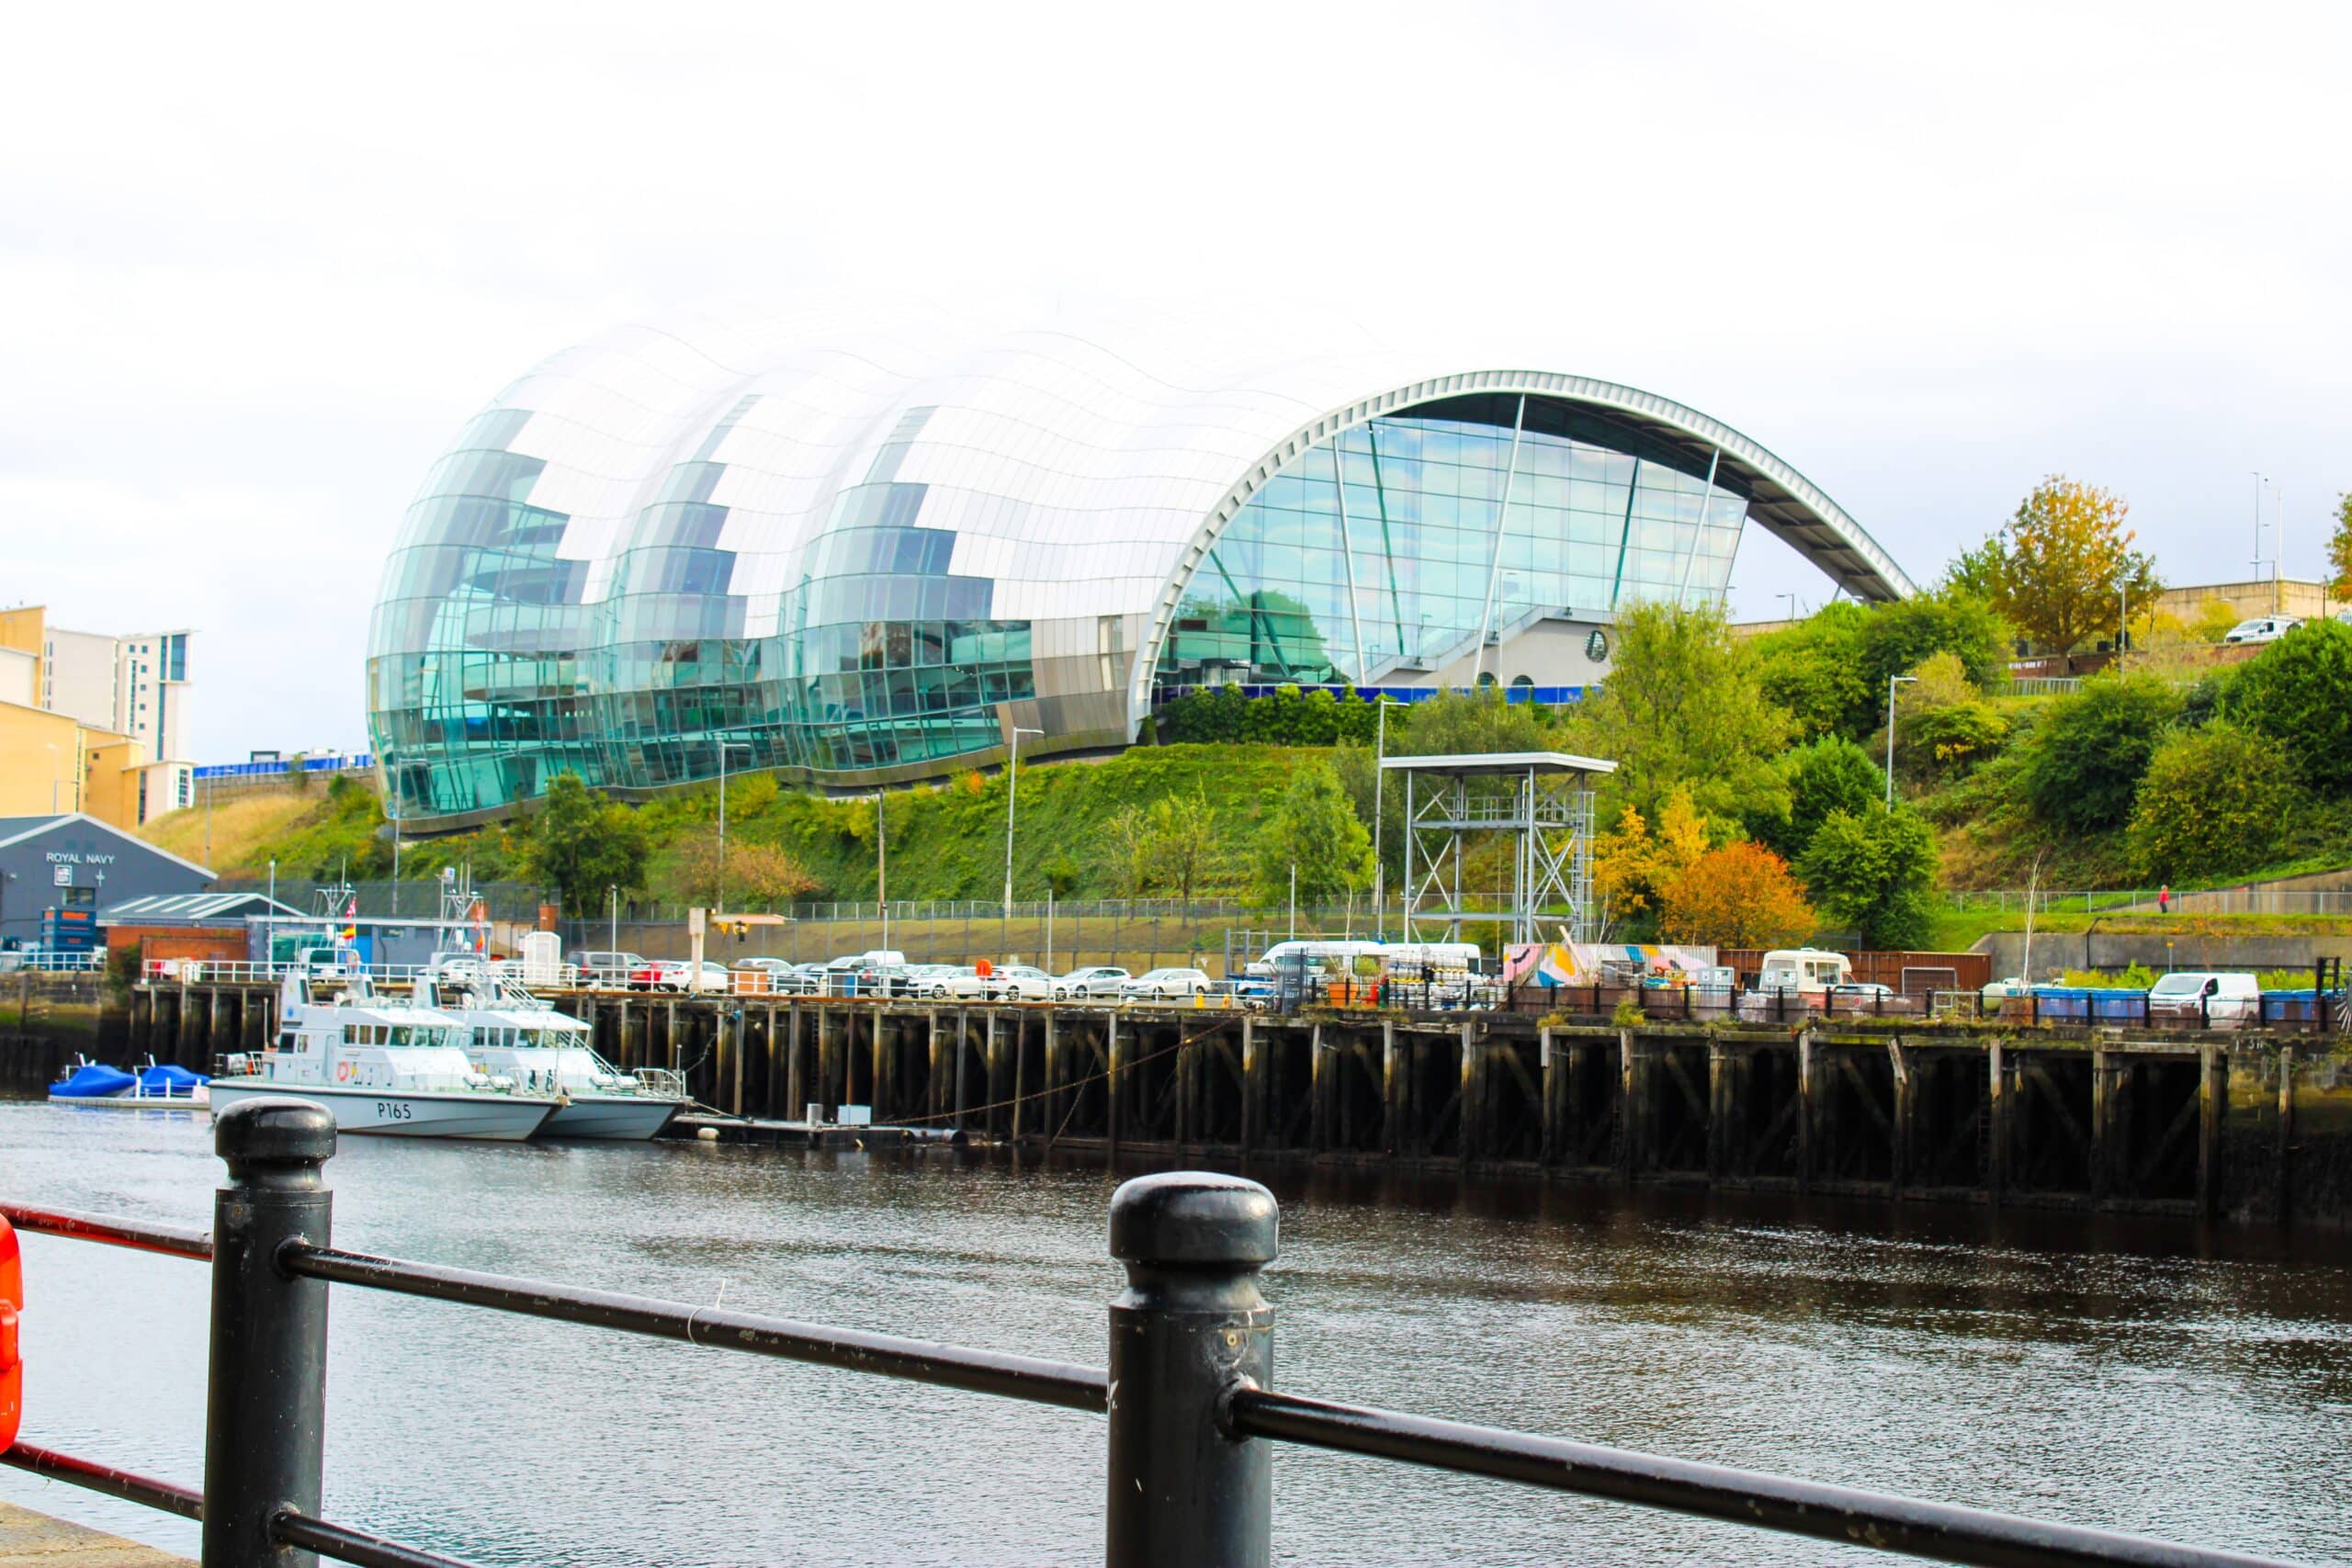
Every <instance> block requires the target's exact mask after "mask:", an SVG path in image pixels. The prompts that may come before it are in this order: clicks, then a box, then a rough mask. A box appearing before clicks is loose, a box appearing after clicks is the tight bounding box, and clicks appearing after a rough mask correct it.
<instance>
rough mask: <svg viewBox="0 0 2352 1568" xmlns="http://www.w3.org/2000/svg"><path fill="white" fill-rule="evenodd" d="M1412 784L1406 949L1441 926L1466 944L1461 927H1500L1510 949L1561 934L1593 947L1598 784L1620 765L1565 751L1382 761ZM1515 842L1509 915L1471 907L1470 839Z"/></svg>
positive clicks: (1408, 819) (1507, 899)
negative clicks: (1466, 880)
mask: <svg viewBox="0 0 2352 1568" xmlns="http://www.w3.org/2000/svg"><path fill="white" fill-rule="evenodd" d="M1380 765H1381V768H1382V769H1383V770H1384V771H1385V772H1393V773H1402V774H1403V775H1404V776H1405V886H1404V894H1405V897H1404V908H1403V932H1404V940H1406V941H1407V942H1414V941H1419V940H1423V936H1422V928H1424V927H1428V926H1437V925H1442V926H1443V927H1444V928H1445V934H1446V939H1447V940H1448V941H1459V940H1461V935H1462V927H1463V925H1464V922H1469V921H1477V922H1487V923H1500V924H1501V925H1502V926H1503V927H1504V940H1506V941H1509V942H1534V941H1536V940H1538V939H1539V938H1540V936H1541V935H1542V928H1544V927H1547V926H1564V927H1566V931H1567V933H1568V940H1569V941H1571V942H1589V941H1592V940H1594V939H1595V937H1596V935H1597V934H1598V932H1597V922H1596V921H1595V920H1594V919H1592V916H1591V909H1592V818H1593V811H1592V781H1593V780H1594V779H1596V778H1598V777H1600V776H1601V775H1603V774H1606V773H1615V772H1616V771H1617V764H1616V763H1614V762H1609V761H1601V760H1600V759H1599V758H1597V757H1577V756H1572V755H1570V754H1568V753H1566V752H1564V751H1495V752H1483V753H1476V754H1472V755H1466V756H1457V757H1384V758H1382V759H1381V762H1380ZM1489 837H1507V838H1509V839H1510V840H1511V872H1510V889H1509V892H1508V894H1507V896H1506V897H1505V899H1504V902H1503V907H1502V908H1494V909H1473V908H1465V907H1464V896H1463V886H1462V863H1463V858H1464V850H1465V847H1466V843H1467V840H1472V839H1479V838H1489Z"/></svg>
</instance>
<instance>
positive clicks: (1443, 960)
mask: <svg viewBox="0 0 2352 1568" xmlns="http://www.w3.org/2000/svg"><path fill="white" fill-rule="evenodd" d="M1486 963H1487V956H1486V954H1485V953H1481V952H1479V951H1478V944H1477V943H1476V942H1390V943H1388V944H1387V945H1386V946H1385V947H1383V948H1382V949H1381V950H1380V966H1381V967H1382V968H1383V969H1385V970H1386V971H1387V972H1388V973H1389V974H1391V975H1394V976H1397V978H1398V979H1400V980H1418V979H1419V978H1420V975H1421V971H1422V970H1423V969H1425V968H1426V969H1432V970H1435V971H1436V972H1437V974H1438V976H1441V977H1444V978H1453V977H1458V976H1463V975H1478V974H1482V973H1484V972H1485V969H1486Z"/></svg>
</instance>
